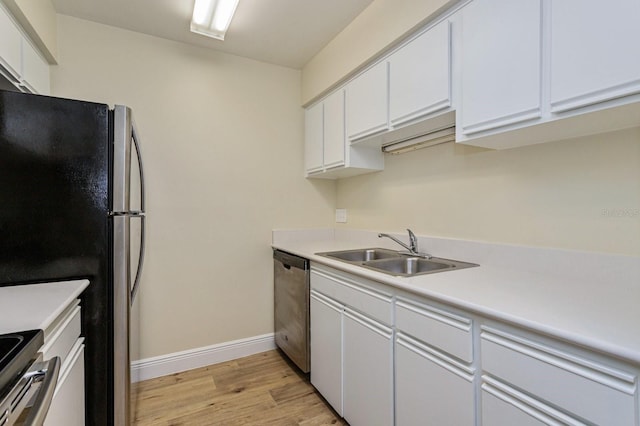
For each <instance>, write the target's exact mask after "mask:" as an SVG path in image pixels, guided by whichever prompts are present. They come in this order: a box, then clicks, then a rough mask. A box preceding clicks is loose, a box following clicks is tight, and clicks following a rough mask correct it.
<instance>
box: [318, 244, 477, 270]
mask: <svg viewBox="0 0 640 426" xmlns="http://www.w3.org/2000/svg"><path fill="white" fill-rule="evenodd" d="M316 254H317V255H319V256H324V257H328V258H330V259H334V260H340V261H343V262H347V263H350V264H353V265H357V266H362V267H364V268H367V269H371V270H374V271H377V272H382V273H384V274H389V275H394V276H400V277H412V276H416V275H423V274H432V273H435V272H444V271H452V270H456V269H464V268H471V267H474V266H478V265H476V264H475V263H467V262H460V261H457V260H450V259H441V258H437V257H431V258H425V257H419V256H414V255H412V254H411V253H406V252H399V251H395V250H389V249H383V248H367V249H354V250H342V251H331V252H324V253H316Z"/></svg>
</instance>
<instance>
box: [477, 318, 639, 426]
mask: <svg viewBox="0 0 640 426" xmlns="http://www.w3.org/2000/svg"><path fill="white" fill-rule="evenodd" d="M480 351H481V356H482V369H483V370H484V371H485V372H487V373H489V374H490V375H491V376H494V377H497V378H500V380H501V381H504V382H507V383H510V384H512V385H514V386H515V387H518V388H519V389H522V390H524V391H525V392H527V393H529V394H532V395H535V396H536V397H539V398H540V399H541V400H544V401H547V402H548V403H550V404H553V405H555V406H558V407H561V408H563V409H565V410H567V411H568V412H570V413H573V414H574V415H576V416H579V417H582V418H584V419H586V420H588V421H590V422H594V423H596V424H602V425H607V424H615V425H635V424H637V423H636V422H635V417H636V405H635V404H636V403H635V401H636V391H637V384H636V383H637V377H636V376H635V375H634V374H632V373H629V372H625V371H621V370H619V369H617V368H612V367H610V366H607V365H604V364H600V363H596V362H593V361H590V360H587V359H582V358H579V357H577V356H575V355H572V354H568V353H565V352H561V351H560V350H557V349H555V348H552V347H549V346H547V345H543V344H540V343H537V342H534V341H531V340H528V339H524V338H522V337H519V336H514V335H511V334H508V333H505V332H502V331H499V330H495V329H491V328H488V327H483V331H482V333H481V346H480Z"/></svg>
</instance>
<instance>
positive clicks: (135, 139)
mask: <svg viewBox="0 0 640 426" xmlns="http://www.w3.org/2000/svg"><path fill="white" fill-rule="evenodd" d="M131 139H133V144H134V145H135V148H136V149H135V151H136V158H137V161H138V170H139V171H140V210H141V211H142V212H145V211H146V210H145V209H146V206H145V198H146V196H145V189H144V169H143V168H142V153H141V152H140V143H139V142H138V131H137V130H136V125H135V123H134V122H133V119H132V122H131Z"/></svg>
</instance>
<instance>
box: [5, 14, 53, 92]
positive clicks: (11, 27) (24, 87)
mask: <svg viewBox="0 0 640 426" xmlns="http://www.w3.org/2000/svg"><path fill="white" fill-rule="evenodd" d="M0 74H2V75H4V76H5V77H6V78H7V79H8V80H9V81H11V82H12V83H13V84H14V85H16V87H18V88H19V89H20V90H21V91H26V92H31V93H39V94H43V95H48V94H49V92H50V87H49V86H50V83H49V63H48V62H47V61H46V60H44V59H43V58H42V57H41V56H40V54H39V53H38V51H37V50H36V49H35V48H34V47H33V46H32V45H31V43H30V42H29V40H28V39H27V38H26V36H24V35H23V33H22V32H21V30H20V28H19V27H18V25H17V24H16V23H14V21H13V19H12V18H11V16H10V15H9V12H7V11H6V10H5V9H4V8H3V6H2V3H1V2H0Z"/></svg>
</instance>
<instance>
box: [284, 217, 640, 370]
mask: <svg viewBox="0 0 640 426" xmlns="http://www.w3.org/2000/svg"><path fill="white" fill-rule="evenodd" d="M374 235H375V237H373V236H372V233H370V232H368V231H360V232H358V231H345V232H339V231H337V230H331V231H326V230H325V231H321V230H320V231H274V239H273V247H274V248H279V249H282V250H285V251H287V252H290V253H293V254H297V255H300V256H302V257H306V258H308V259H310V260H311V261H312V262H317V263H321V264H324V265H327V266H331V267H333V268H336V269H340V270H343V271H345V272H350V273H353V274H357V275H360V276H362V277H365V278H369V279H372V280H375V281H378V282H381V283H385V284H388V285H391V286H394V287H396V288H399V289H403V290H406V291H409V292H412V293H415V294H418V295H422V296H425V297H428V298H431V299H433V300H436V301H440V302H445V303H448V304H451V305H453V306H456V307H459V308H463V309H465V310H468V311H471V312H473V313H476V314H480V315H483V316H486V317H489V318H492V319H497V320H501V321H507V322H509V323H512V324H514V325H518V326H522V327H526V328H528V329H531V330H533V331H537V332H540V333H544V334H546V335H549V336H552V337H556V338H559V339H562V340H566V341H569V342H572V343H575V344H578V345H582V346H586V347H588V348H590V349H593V350H596V351H600V352H602V353H605V354H608V355H612V356H615V357H618V358H621V359H623V360H626V361H631V362H633V363H640V332H639V328H640V307H639V306H640V305H639V303H640V258H637V257H632V256H616V255H608V254H599V253H589V252H574V251H566V250H557V249H543V248H531V247H518V246H507V245H497V244H490V243H478V242H465V241H456V240H445V239H434V238H428V237H419V242H420V247H421V248H423V249H426V248H427V247H430V249H429V250H427V251H430V253H431V254H432V255H434V256H436V257H443V258H449V259H455V260H461V261H466V262H473V263H478V264H480V266H479V267H474V268H469V269H461V270H455V271H448V272H441V273H435V274H427V275H421V276H416V277H407V278H404V277H396V276H391V275H387V274H383V273H379V272H375V271H372V270H368V269H365V268H362V267H358V266H356V265H351V264H348V263H345V262H341V261H337V260H331V259H328V258H326V257H322V256H318V255H316V254H315V253H319V252H325V251H334V250H345V249H355V248H367V247H384V248H399V247H395V246H394V245H393V243H391V245H389V244H388V243H387V242H386V240H381V239H377V233H374ZM396 235H397V234H396ZM397 236H398V237H400V238H401V239H406V236H404V235H401V234H400V235H397Z"/></svg>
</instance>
